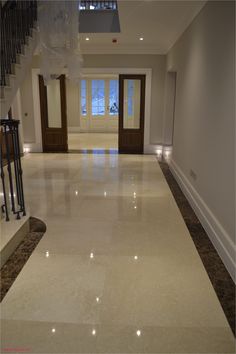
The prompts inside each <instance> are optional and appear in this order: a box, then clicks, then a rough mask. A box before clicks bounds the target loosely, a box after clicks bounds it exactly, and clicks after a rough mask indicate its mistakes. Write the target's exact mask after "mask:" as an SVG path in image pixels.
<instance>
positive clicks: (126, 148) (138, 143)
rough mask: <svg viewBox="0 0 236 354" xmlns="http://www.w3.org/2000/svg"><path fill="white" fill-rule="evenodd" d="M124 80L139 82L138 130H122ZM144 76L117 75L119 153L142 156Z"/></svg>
mask: <svg viewBox="0 0 236 354" xmlns="http://www.w3.org/2000/svg"><path fill="white" fill-rule="evenodd" d="M124 80H140V81H141V89H140V95H141V97H140V128H139V129H127V128H126V129H125V128H124ZM145 81H146V75H119V153H121V154H143V147H144V115H145Z"/></svg>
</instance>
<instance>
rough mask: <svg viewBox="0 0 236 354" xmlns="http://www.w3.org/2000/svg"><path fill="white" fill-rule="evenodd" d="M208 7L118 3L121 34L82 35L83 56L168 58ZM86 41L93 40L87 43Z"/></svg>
mask: <svg viewBox="0 0 236 354" xmlns="http://www.w3.org/2000/svg"><path fill="white" fill-rule="evenodd" d="M205 3H206V1H201V0H197V1H195V0H186V1H179V0H176V1H169V0H165V1H159V0H140V1H136V0H118V9H119V18H120V27H121V33H118V34H114V33H113V34H111V33H106V34H105V33H104V34H103V33H89V34H84V33H83V34H80V39H81V49H82V52H83V53H84V54H86V53H92V54H94V53H99V54H101V53H104V54H110V53H112V54H114V53H120V54H121V53H135V54H136V53H146V54H166V53H167V52H168V50H169V49H170V48H171V47H172V45H173V44H174V43H175V42H176V40H177V39H178V38H179V37H180V35H181V34H182V33H183V32H184V30H185V29H186V28H187V27H188V26H189V24H190V23H191V22H192V20H193V19H194V17H195V16H196V15H197V14H198V12H199V11H200V10H201V8H202V7H203V6H204V5H205ZM86 37H89V39H90V40H89V41H86V40H85V38H86ZM139 37H143V38H144V40H143V41H140V40H139ZM113 38H117V43H116V44H114V43H112V39H113Z"/></svg>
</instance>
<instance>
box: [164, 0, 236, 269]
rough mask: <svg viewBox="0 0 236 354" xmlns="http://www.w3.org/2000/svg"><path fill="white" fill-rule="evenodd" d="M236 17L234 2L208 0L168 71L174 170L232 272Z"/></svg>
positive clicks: (170, 58) (170, 57)
mask: <svg viewBox="0 0 236 354" xmlns="http://www.w3.org/2000/svg"><path fill="white" fill-rule="evenodd" d="M234 17H235V9H234V2H233V1H210V2H208V3H207V4H206V6H205V7H204V8H203V9H202V11H201V12H200V13H199V15H198V16H197V17H196V18H195V20H194V21H193V23H192V24H191V25H190V27H189V28H188V29H187V30H186V31H185V33H184V34H183V35H182V36H181V38H180V39H179V40H178V41H177V43H176V44H175V45H174V47H173V48H172V49H171V50H170V52H169V53H168V58H167V70H174V71H177V86H176V104H175V122H174V124H175V128H174V141H173V158H172V159H173V161H172V169H173V171H174V172H175V173H176V176H177V177H178V178H179V181H180V182H181V183H182V185H183V188H184V189H185V192H186V193H187V194H188V195H189V198H190V199H191V200H192V203H193V205H194V206H195V210H196V211H197V213H198V215H199V216H200V217H201V220H202V222H203V224H204V227H205V228H206V230H207V231H208V233H209V236H210V237H211V238H212V240H213V242H214V244H215V246H216V247H217V249H218V251H219V253H220V254H221V256H222V258H223V259H224V261H225V264H226V265H227V267H228V269H229V270H230V272H231V274H232V276H233V274H234V272H235V262H234V260H235V253H234V252H235V244H234V241H235V145H234V144H235V111H234V98H235V96H234V92H235V90H234V65H235V53H234V20H235V18H234ZM191 170H192V171H193V173H191ZM191 175H192V177H191Z"/></svg>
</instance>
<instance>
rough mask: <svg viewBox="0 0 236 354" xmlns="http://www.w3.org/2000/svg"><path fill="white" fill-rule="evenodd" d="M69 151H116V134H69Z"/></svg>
mask: <svg viewBox="0 0 236 354" xmlns="http://www.w3.org/2000/svg"><path fill="white" fill-rule="evenodd" d="M68 148H69V150H85V149H88V150H94V149H103V150H109V149H118V133H69V134H68Z"/></svg>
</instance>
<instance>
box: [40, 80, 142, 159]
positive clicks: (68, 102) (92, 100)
mask: <svg viewBox="0 0 236 354" xmlns="http://www.w3.org/2000/svg"><path fill="white" fill-rule="evenodd" d="M145 81H146V76H145V75H143V74H142V75H134V74H122V75H119V74H116V75H115V74H109V75H108V74H107V75H96V76H95V75H94V74H91V75H90V76H89V75H87V76H84V77H83V78H82V79H81V81H80V85H79V86H78V85H75V84H73V83H72V82H70V81H69V80H67V78H66V77H65V75H61V76H60V77H58V78H57V79H56V80H53V82H52V83H49V85H48V86H45V85H44V82H43V78H42V77H41V76H40V75H39V93H40V95H39V96H40V107H41V123H42V141H43V151H44V152H68V151H69V152H96V151H98V152H100V153H104V152H109V153H111V152H112V153H118V152H119V153H129V154H142V153H143V150H144V115H145ZM145 134H146V133H145Z"/></svg>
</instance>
